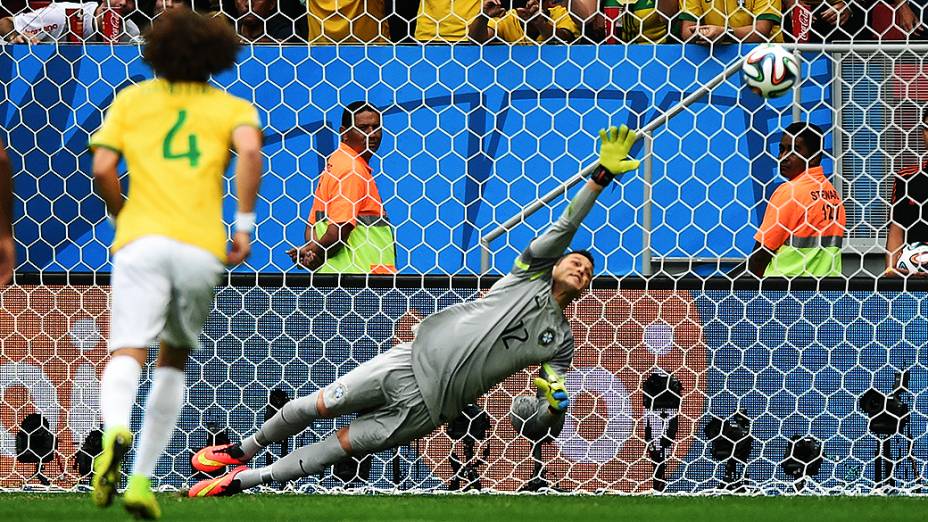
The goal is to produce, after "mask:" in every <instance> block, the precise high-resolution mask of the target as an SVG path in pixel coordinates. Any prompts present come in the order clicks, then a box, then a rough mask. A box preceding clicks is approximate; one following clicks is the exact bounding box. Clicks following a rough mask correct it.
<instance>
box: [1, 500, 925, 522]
mask: <svg viewBox="0 0 928 522" xmlns="http://www.w3.org/2000/svg"><path fill="white" fill-rule="evenodd" d="M158 500H159V501H160V502H161V508H162V510H163V512H164V513H163V517H162V520H166V521H172V520H196V521H206V522H209V521H217V522H232V521H236V520H249V521H253V522H264V521H272V520H300V521H322V520H326V521H328V520H440V521H452V520H467V521H473V522H489V521H493V520H502V521H506V522H522V521H526V520H534V521H537V522H542V521H544V522H562V521H567V520H591V521H597V522H599V521H611V520H628V521H633V522H647V521H650V520H656V521H665V520H681V521H685V522H700V521H706V522H709V521H712V522H729V521H732V522H741V521H744V522H760V521H767V520H771V521H773V520H776V521H780V520H783V521H789V522H804V521H811V522H825V521H831V520H834V521H839V520H840V521H851V522H863V521H884V520H885V521H894V522H896V521H906V520H913V521H914V520H919V521H923V520H926V513H928V498H912V497H824V498H822V497H662V498H655V497H617V496H602V497H591V496H587V497H563V496H558V497H553V496H519V497H514V496H490V495H480V496H475V495H466V496H462V495H454V496H451V495H431V496H430V495H425V496H414V495H407V496H334V495H239V496H236V497H229V498H209V499H198V500H188V499H186V498H181V497H179V496H177V495H169V494H163V495H159V498H158ZM0 520H2V521H4V522H12V521H19V520H22V521H26V520H28V521H39V520H51V521H56V522H65V521H72V520H99V521H104V520H131V518H130V517H129V515H128V514H126V512H125V511H123V509H122V502H121V499H117V500H116V502H115V503H114V505H113V506H112V507H110V508H109V509H106V510H100V509H97V508H96V507H94V506H93V505H92V504H91V503H90V496H89V495H77V494H35V493H3V494H0Z"/></svg>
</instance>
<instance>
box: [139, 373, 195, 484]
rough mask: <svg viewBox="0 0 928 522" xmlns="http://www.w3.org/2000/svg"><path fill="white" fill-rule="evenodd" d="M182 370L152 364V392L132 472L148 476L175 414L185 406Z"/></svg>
mask: <svg viewBox="0 0 928 522" xmlns="http://www.w3.org/2000/svg"><path fill="white" fill-rule="evenodd" d="M184 380H185V379H184V372H182V371H180V370H178V369H177V368H168V367H162V368H155V371H154V379H153V381H154V382H153V384H152V386H151V392H149V393H148V400H147V401H146V402H145V421H144V422H143V423H142V432H141V434H140V435H139V445H138V450H137V452H136V454H135V462H133V463H132V474H133V475H144V476H146V477H151V476H152V474H153V473H154V471H155V466H156V465H157V464H158V459H160V458H161V454H162V453H164V449H165V448H167V447H168V443H169V442H171V436H172V435H173V434H174V428H175V426H176V425H177V418H178V417H180V410H181V408H183V406H184V385H185V383H184Z"/></svg>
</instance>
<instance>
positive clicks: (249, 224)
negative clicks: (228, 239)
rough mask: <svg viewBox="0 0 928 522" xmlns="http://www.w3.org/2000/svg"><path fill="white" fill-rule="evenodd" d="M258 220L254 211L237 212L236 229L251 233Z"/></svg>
mask: <svg viewBox="0 0 928 522" xmlns="http://www.w3.org/2000/svg"><path fill="white" fill-rule="evenodd" d="M256 221H257V219H256V217H255V213H254V212H236V213H235V231H236V232H245V233H248V234H251V233H252V232H254V231H255V222H256Z"/></svg>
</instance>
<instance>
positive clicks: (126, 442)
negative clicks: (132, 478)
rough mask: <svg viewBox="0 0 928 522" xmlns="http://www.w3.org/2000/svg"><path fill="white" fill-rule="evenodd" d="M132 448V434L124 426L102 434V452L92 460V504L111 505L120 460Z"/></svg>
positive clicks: (117, 482)
mask: <svg viewBox="0 0 928 522" xmlns="http://www.w3.org/2000/svg"><path fill="white" fill-rule="evenodd" d="M131 447H132V432H131V431H129V429H128V428H126V427H124V426H119V427H116V428H110V429H108V430H106V433H104V434H103V450H102V451H101V452H100V454H99V455H97V457H96V458H95V459H93V481H92V485H93V492H92V493H91V494H90V496H91V498H92V499H93V503H94V504H96V505H97V506H98V507H101V508H105V507H107V506H109V505H110V504H112V503H113V497H115V496H116V486H117V485H118V484H119V471H120V468H122V459H123V457H125V456H126V453H128V452H129V449H130V448H131Z"/></svg>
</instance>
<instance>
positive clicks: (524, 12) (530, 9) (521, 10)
mask: <svg viewBox="0 0 928 522" xmlns="http://www.w3.org/2000/svg"><path fill="white" fill-rule="evenodd" d="M538 10H539V6H538V0H528V2H526V4H525V7H517V8H516V14H518V15H519V18H521V19H522V20H523V21H526V22H527V21H529V19H531V18H532V17H533V16H535V15H536V14H538Z"/></svg>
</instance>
